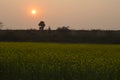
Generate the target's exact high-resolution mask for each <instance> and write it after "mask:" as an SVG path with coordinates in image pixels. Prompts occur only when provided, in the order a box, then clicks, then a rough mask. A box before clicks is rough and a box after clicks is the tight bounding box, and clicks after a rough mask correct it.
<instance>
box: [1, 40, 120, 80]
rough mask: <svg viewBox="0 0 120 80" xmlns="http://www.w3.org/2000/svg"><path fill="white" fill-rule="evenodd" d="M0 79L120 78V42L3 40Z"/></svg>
mask: <svg viewBox="0 0 120 80" xmlns="http://www.w3.org/2000/svg"><path fill="white" fill-rule="evenodd" d="M0 80H120V45H101V44H97V45H96V44H54V43H27V42H24V43H6V42H5V43H0Z"/></svg>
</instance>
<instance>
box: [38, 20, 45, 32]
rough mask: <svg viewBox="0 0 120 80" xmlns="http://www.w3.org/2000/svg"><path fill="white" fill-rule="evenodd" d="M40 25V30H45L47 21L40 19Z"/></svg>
mask: <svg viewBox="0 0 120 80" xmlns="http://www.w3.org/2000/svg"><path fill="white" fill-rule="evenodd" d="M38 25H39V30H44V27H45V22H44V21H40V23H39V24H38Z"/></svg>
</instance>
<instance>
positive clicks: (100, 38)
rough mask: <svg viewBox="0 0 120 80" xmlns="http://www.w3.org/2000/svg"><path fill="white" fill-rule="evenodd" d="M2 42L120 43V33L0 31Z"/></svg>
mask: <svg viewBox="0 0 120 80" xmlns="http://www.w3.org/2000/svg"><path fill="white" fill-rule="evenodd" d="M0 41H6V42H9V41H12V42H13V41H16V42H62V43H116V44H117V43H120V31H109V30H106V31H105V30H70V29H69V27H61V28H58V29H57V30H51V29H50V28H49V30H44V31H43V30H41V31H40V30H0Z"/></svg>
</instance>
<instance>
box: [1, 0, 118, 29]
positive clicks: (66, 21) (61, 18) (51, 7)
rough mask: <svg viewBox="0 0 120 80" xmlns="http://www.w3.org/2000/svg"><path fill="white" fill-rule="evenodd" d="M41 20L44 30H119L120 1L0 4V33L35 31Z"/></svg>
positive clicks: (37, 0)
mask: <svg viewBox="0 0 120 80" xmlns="http://www.w3.org/2000/svg"><path fill="white" fill-rule="evenodd" d="M32 10H36V12H35V11H33V12H32ZM34 12H35V14H34ZM32 13H33V14H32ZM41 20H43V21H45V22H46V29H47V28H48V26H51V28H52V29H56V28H57V27H61V26H70V28H71V29H116V30H118V29H119V30H120V0H0V22H3V23H4V25H5V26H4V27H3V29H38V23H39V21H41Z"/></svg>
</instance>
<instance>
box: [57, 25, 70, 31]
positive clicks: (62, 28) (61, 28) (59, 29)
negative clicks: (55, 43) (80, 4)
mask: <svg viewBox="0 0 120 80" xmlns="http://www.w3.org/2000/svg"><path fill="white" fill-rule="evenodd" d="M57 30H58V31H69V26H67V27H66V26H63V27H58V28H57Z"/></svg>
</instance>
